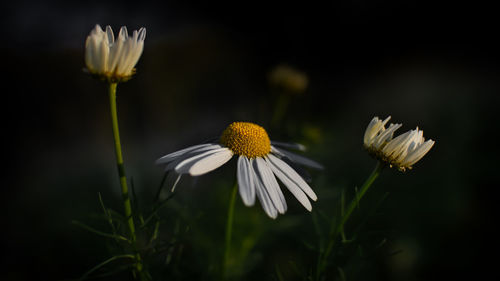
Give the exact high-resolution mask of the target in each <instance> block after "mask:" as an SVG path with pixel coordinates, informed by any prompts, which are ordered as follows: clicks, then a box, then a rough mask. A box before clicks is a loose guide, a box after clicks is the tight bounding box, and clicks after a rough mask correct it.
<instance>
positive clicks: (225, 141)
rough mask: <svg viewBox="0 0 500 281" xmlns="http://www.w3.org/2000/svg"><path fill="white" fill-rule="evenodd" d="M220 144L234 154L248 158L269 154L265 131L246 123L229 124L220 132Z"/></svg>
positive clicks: (269, 142) (268, 143)
mask: <svg viewBox="0 0 500 281" xmlns="http://www.w3.org/2000/svg"><path fill="white" fill-rule="evenodd" d="M220 143H221V144H222V145H224V146H226V147H227V148H229V149H231V151H233V153H234V154H237V155H245V156H246V157H248V158H255V157H262V156H265V155H267V154H269V152H271V140H269V137H268V136H267V132H266V130H264V128H262V127H261V126H259V125H256V124H253V123H248V122H234V123H231V125H229V126H228V127H227V128H226V129H225V130H224V132H222V136H221V137H220Z"/></svg>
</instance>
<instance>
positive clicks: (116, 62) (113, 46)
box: [85, 25, 146, 82]
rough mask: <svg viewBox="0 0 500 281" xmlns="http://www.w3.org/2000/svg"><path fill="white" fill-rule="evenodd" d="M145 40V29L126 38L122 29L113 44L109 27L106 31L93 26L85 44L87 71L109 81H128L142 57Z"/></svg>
mask: <svg viewBox="0 0 500 281" xmlns="http://www.w3.org/2000/svg"><path fill="white" fill-rule="evenodd" d="M145 37H146V29H145V28H141V29H139V31H137V30H135V31H134V32H133V36H131V37H129V36H128V31H127V28H126V27H124V26H123V27H122V28H121V29H120V32H119V34H118V37H117V38H116V40H115V36H114V33H113V30H112V29H111V27H110V26H109V25H108V26H106V29H105V31H103V30H102V28H101V27H100V26H99V25H96V27H95V28H94V29H93V30H92V31H91V32H90V35H89V36H88V37H87V40H86V42H85V63H86V65H87V69H88V70H89V71H90V72H91V73H92V74H96V75H99V76H101V78H104V79H107V80H108V81H113V82H115V81H118V82H120V81H122V80H127V79H128V78H130V76H131V75H132V74H133V69H134V66H135V65H136V64H137V62H138V61H139V58H140V56H141V54H142V50H143V48H144V39H145Z"/></svg>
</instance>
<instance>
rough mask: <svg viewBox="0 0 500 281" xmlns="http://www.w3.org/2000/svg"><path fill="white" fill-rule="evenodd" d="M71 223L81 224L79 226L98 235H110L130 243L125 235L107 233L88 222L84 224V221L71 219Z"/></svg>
mask: <svg viewBox="0 0 500 281" xmlns="http://www.w3.org/2000/svg"><path fill="white" fill-rule="evenodd" d="M71 223H73V224H74V225H77V226H79V227H81V228H83V229H85V230H88V231H90V232H93V233H95V234H97V235H101V236H104V237H108V238H113V239H118V240H122V241H127V242H129V243H130V240H128V239H127V238H125V237H123V236H121V235H117V234H109V233H105V232H102V231H99V230H97V229H94V228H92V227H90V226H88V225H86V224H84V223H82V222H79V221H76V220H74V221H71Z"/></svg>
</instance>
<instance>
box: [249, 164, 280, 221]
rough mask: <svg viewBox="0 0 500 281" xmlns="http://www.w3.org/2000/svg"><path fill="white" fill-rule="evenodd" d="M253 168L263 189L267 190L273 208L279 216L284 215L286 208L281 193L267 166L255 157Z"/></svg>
mask: <svg viewBox="0 0 500 281" xmlns="http://www.w3.org/2000/svg"><path fill="white" fill-rule="evenodd" d="M253 168H254V171H255V174H256V175H257V177H258V178H259V179H260V180H261V182H262V183H263V185H264V188H265V189H266V190H267V193H268V194H269V196H270V198H271V201H272V202H273V204H274V206H275V207H276V209H277V210H278V212H280V214H284V213H285V212H286V209H287V206H286V202H285V200H284V196H283V193H282V192H281V189H280V186H279V184H278V182H277V181H276V178H275V177H274V174H273V172H272V171H271V168H270V167H269V166H268V165H267V163H266V161H265V160H264V159H263V158H261V157H257V158H255V160H254V161H253Z"/></svg>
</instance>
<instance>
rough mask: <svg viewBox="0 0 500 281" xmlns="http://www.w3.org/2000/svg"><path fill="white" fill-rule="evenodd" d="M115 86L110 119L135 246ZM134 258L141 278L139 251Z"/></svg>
mask: <svg viewBox="0 0 500 281" xmlns="http://www.w3.org/2000/svg"><path fill="white" fill-rule="evenodd" d="M116 87H117V83H110V84H109V103H110V109H111V121H112V124H113V137H114V141H115V152H116V165H117V167H118V177H119V178H120V185H121V188H122V199H123V206H124V209H125V218H126V219H127V225H128V229H129V232H130V240H131V242H132V244H133V246H134V248H135V242H136V240H137V236H136V233H135V225H134V218H133V216H132V204H131V202H130V195H129V192H128V186H127V177H126V176H125V166H124V164H123V156H122V146H121V143H120V131H119V130H118V114H117V111H116ZM135 260H136V264H135V266H134V267H135V270H136V271H137V273H138V275H139V276H140V277H141V279H142V276H143V274H142V270H143V265H142V260H141V256H140V254H139V253H136V254H135Z"/></svg>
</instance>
